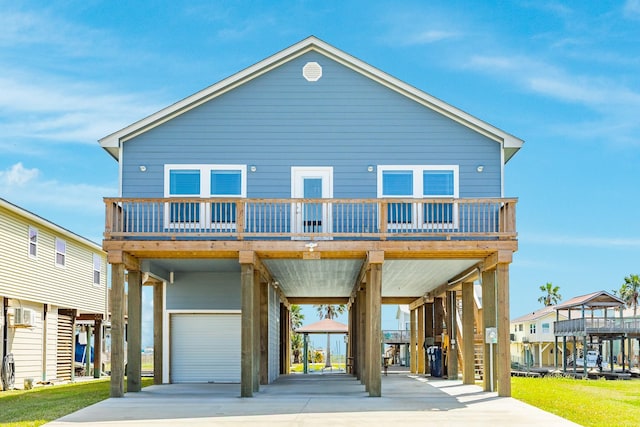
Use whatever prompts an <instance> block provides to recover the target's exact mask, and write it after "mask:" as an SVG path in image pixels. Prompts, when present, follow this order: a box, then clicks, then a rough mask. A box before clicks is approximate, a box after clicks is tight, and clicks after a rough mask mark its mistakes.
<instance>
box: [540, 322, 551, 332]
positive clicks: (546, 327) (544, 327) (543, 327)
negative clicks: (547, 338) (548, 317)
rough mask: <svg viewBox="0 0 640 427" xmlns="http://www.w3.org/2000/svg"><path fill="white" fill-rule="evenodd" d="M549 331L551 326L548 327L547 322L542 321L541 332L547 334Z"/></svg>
mask: <svg viewBox="0 0 640 427" xmlns="http://www.w3.org/2000/svg"><path fill="white" fill-rule="evenodd" d="M549 332H551V327H550V325H549V323H543V324H542V333H543V334H548V333H549Z"/></svg>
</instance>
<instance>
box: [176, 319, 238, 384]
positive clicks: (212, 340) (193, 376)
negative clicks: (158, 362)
mask: <svg viewBox="0 0 640 427" xmlns="http://www.w3.org/2000/svg"><path fill="white" fill-rule="evenodd" d="M170 340H171V359H170V360H171V368H170V375H171V382H172V383H200V382H205V383H206V382H234V383H238V382H240V315H239V314H172V315H171V336H170Z"/></svg>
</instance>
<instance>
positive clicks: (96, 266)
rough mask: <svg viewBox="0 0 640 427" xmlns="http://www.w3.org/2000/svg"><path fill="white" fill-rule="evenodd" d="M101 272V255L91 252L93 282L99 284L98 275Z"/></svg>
mask: <svg viewBox="0 0 640 427" xmlns="http://www.w3.org/2000/svg"><path fill="white" fill-rule="evenodd" d="M101 273H102V257H100V255H98V254H93V284H94V285H99V284H100V276H101Z"/></svg>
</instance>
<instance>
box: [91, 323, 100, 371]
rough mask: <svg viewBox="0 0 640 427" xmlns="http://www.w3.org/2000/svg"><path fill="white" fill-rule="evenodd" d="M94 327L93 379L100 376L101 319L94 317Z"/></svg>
mask: <svg viewBox="0 0 640 427" xmlns="http://www.w3.org/2000/svg"><path fill="white" fill-rule="evenodd" d="M94 326H95V328H94V329H95V335H94V336H95V338H94V339H93V340H94V344H93V347H94V348H93V378H100V376H101V375H102V319H101V318H99V317H98V316H96V320H95V322H94Z"/></svg>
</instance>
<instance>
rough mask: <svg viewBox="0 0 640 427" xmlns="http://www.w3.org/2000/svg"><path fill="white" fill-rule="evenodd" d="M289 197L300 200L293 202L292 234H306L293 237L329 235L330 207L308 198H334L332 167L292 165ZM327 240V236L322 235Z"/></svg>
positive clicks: (327, 204)
mask: <svg viewBox="0 0 640 427" xmlns="http://www.w3.org/2000/svg"><path fill="white" fill-rule="evenodd" d="M291 197H292V198H294V199H303V200H300V201H297V202H295V203H293V205H292V215H291V217H292V220H291V231H292V232H293V233H301V234H309V236H297V237H294V238H298V239H304V238H310V237H311V235H312V234H317V233H331V206H330V205H329V203H313V202H311V201H309V200H308V199H330V198H332V197H333V168H332V167H307V166H300V167H298V166H294V167H292V168H291ZM324 238H328V236H324Z"/></svg>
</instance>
